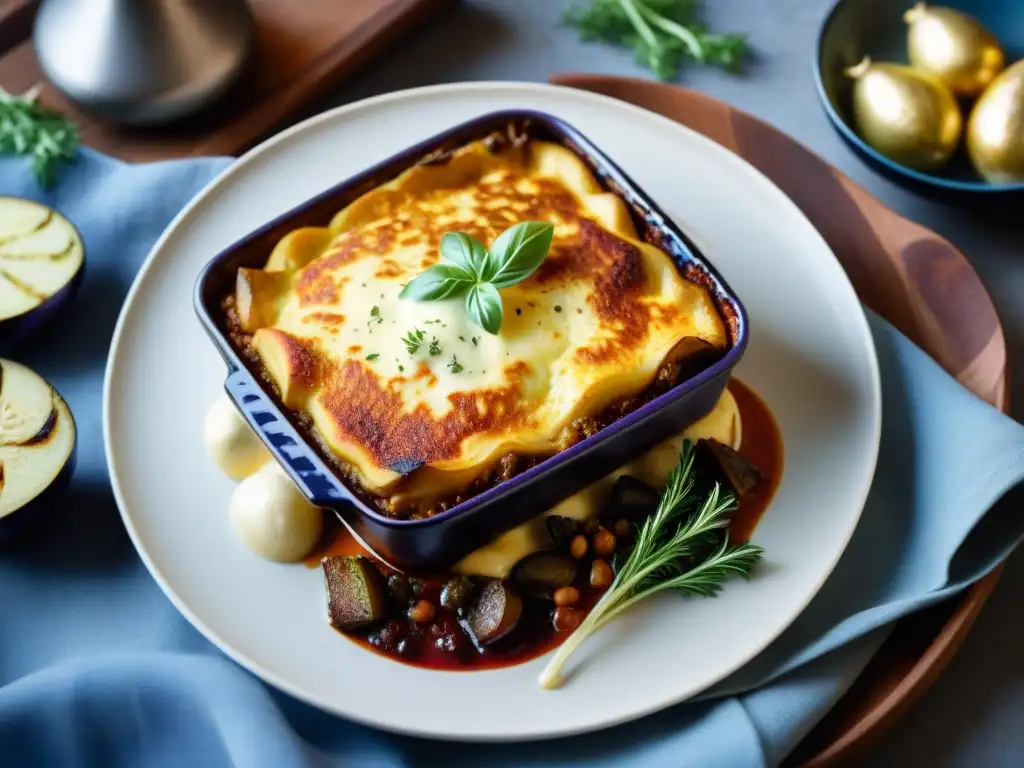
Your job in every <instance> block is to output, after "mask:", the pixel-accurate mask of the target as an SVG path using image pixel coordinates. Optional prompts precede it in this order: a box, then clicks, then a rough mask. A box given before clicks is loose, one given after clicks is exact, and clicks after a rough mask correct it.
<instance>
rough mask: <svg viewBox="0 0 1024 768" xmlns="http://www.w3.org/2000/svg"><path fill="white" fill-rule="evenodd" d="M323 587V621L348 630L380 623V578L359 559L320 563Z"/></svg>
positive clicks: (383, 602)
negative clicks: (324, 594) (324, 619)
mask: <svg viewBox="0 0 1024 768" xmlns="http://www.w3.org/2000/svg"><path fill="white" fill-rule="evenodd" d="M320 564H321V565H322V566H323V569H324V583H325V584H326V585H327V620H328V621H330V622H331V624H332V625H333V626H335V627H337V628H338V629H343V630H352V629H359V628H360V627H365V626H368V625H370V624H373V623H375V622H378V621H380V620H381V619H383V618H384V617H385V616H386V614H387V606H388V593H387V586H386V585H385V583H384V577H382V576H381V575H380V571H378V570H377V569H376V568H375V567H374V565H373V563H371V562H370V561H369V560H368V559H366V558H365V557H363V556H362V555H354V556H350V557H325V558H324V559H323V560H322V561H321V563H320Z"/></svg>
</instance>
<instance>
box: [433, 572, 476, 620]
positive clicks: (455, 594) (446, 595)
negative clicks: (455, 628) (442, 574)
mask: <svg viewBox="0 0 1024 768" xmlns="http://www.w3.org/2000/svg"><path fill="white" fill-rule="evenodd" d="M472 599H473V582H471V581H470V580H469V579H467V578H466V577H465V576H452V577H451V578H450V579H448V581H446V582H445V585H444V586H443V587H441V605H443V606H444V607H445V608H447V609H448V610H449V611H455V612H456V613H458V614H459V616H462V615H463V614H464V613H465V612H466V610H467V609H468V608H469V603H470V601H471V600H472Z"/></svg>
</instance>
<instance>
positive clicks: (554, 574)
mask: <svg viewBox="0 0 1024 768" xmlns="http://www.w3.org/2000/svg"><path fill="white" fill-rule="evenodd" d="M576 571H577V566H576V561H575V560H573V559H572V558H571V557H569V556H568V555H565V554H561V553H559V552H534V553H533V554H532V555H527V556H526V557H524V558H523V559H522V560H520V561H519V562H518V563H516V565H515V567H514V568H513V569H512V581H513V583H514V584H515V585H516V586H517V587H518V588H519V589H520V590H521V591H522V592H523V594H526V595H530V596H531V597H542V598H547V599H549V600H550V599H551V598H552V596H553V595H554V594H555V590H557V589H560V588H561V587H568V586H569V585H570V584H572V583H573V582H574V581H575V580H576Z"/></svg>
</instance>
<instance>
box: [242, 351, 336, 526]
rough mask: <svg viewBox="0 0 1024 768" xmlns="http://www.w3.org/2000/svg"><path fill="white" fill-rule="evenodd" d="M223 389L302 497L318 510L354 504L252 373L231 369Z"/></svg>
mask: <svg viewBox="0 0 1024 768" xmlns="http://www.w3.org/2000/svg"><path fill="white" fill-rule="evenodd" d="M224 389H225V391H226V392H227V395H228V397H229V398H230V399H231V401H232V402H233V403H234V404H235V407H236V408H238V411H239V412H240V413H241V414H242V417H243V418H244V419H245V420H246V422H247V423H248V424H249V426H250V427H252V429H253V431H254V432H255V433H256V435H257V436H258V437H259V438H260V440H262V441H263V444H264V445H265V446H266V447H267V450H268V451H270V455H271V456H273V457H274V458H275V459H276V460H277V462H278V463H279V464H280V465H281V467H282V468H283V469H284V470H285V471H286V472H287V473H288V474H289V475H290V476H291V478H292V479H293V480H294V481H295V483H296V485H298V486H299V490H301V491H302V494H303V495H304V496H305V497H306V498H307V499H309V500H310V502H312V503H313V504H315V505H316V506H318V507H331V508H337V507H338V505H339V504H340V503H344V502H349V503H351V502H352V501H353V499H352V496H351V495H350V494H349V492H348V491H347V490H346V489H345V488H344V486H342V485H341V483H340V482H338V480H337V479H336V478H335V477H334V473H333V472H332V471H331V470H330V468H328V467H327V465H326V464H325V463H324V462H323V460H322V459H321V458H320V457H319V456H317V455H316V453H315V452H314V451H313V450H312V449H311V448H309V446H307V445H306V444H305V442H304V439H303V438H302V436H300V435H299V433H298V431H297V430H296V429H295V427H293V426H292V425H291V423H289V421H288V420H287V419H286V418H285V417H284V416H283V415H282V414H281V411H280V409H278V407H277V405H276V404H275V403H274V402H273V401H272V400H271V399H270V398H269V397H267V395H266V394H265V393H264V392H263V390H262V389H261V388H260V387H258V386H256V383H255V382H254V381H253V378H252V374H250V373H249V372H248V371H246V370H243V369H239V368H234V367H232V368H230V369H229V371H228V376H227V379H225V381H224Z"/></svg>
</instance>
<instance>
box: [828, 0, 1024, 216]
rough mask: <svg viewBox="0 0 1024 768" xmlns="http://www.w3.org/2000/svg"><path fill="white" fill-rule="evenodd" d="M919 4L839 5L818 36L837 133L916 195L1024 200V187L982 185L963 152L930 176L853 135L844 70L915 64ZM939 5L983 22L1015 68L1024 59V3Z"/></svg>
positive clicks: (911, 0) (881, 0)
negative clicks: (910, 28) (913, 34)
mask: <svg viewBox="0 0 1024 768" xmlns="http://www.w3.org/2000/svg"><path fill="white" fill-rule="evenodd" d="M914 4H915V0H839V2H838V3H836V5H835V6H834V7H833V9H832V11H831V12H830V13H829V15H828V16H827V17H826V19H825V22H824V24H823V25H822V28H821V32H820V34H819V36H818V49H817V56H816V59H815V64H814V74H815V80H816V82H817V86H818V95H819V96H820V97H821V102H822V105H823V106H824V107H825V112H826V113H827V114H828V117H829V120H831V122H832V126H833V127H834V128H835V129H836V131H837V132H838V133H839V136H840V137H841V138H842V139H843V140H844V141H845V142H846V143H847V144H848V145H849V146H850V148H851V149H853V151H854V152H855V153H856V154H857V155H858V156H859V157H860V158H861V159H862V160H864V161H865V162H866V163H867V164H868V165H869V166H871V167H872V168H874V169H875V170H877V171H879V172H880V173H882V174H883V175H885V176H886V177H888V178H889V179H891V180H893V181H895V182H896V183H898V184H901V185H903V186H905V187H907V188H909V189H912V190H913V191H915V192H919V193H922V194H925V195H928V196H931V197H939V198H944V199H950V200H954V201H957V202H963V201H965V200H966V199H967V198H974V199H975V200H976V201H978V202H984V201H985V200H992V199H993V198H995V197H997V196H998V197H1000V198H1003V197H1007V196H1009V197H1012V198H1013V199H1015V200H1016V199H1017V198H1024V182H1017V183H1014V184H991V183H989V182H987V181H985V180H984V179H982V178H981V177H980V176H979V175H978V174H977V173H976V172H975V170H974V168H973V167H972V166H971V163H970V160H969V158H968V156H967V152H966V150H965V149H964V148H963V146H961V148H960V149H959V150H958V151H957V153H956V155H955V156H954V157H953V159H952V160H951V161H950V163H949V165H947V166H945V167H944V168H942V169H941V170H939V171H934V172H931V173H924V172H922V171H916V170H914V169H913V168H908V167H907V166H905V165H901V164H900V163H896V162H894V161H892V160H890V159H889V158H887V157H885V156H884V155H882V154H880V153H879V152H877V151H875V150H874V149H872V148H871V147H870V146H868V144H867V143H866V142H864V141H863V140H862V139H861V138H860V137H859V136H858V135H857V133H856V132H855V131H854V130H853V122H852V114H851V92H852V86H853V81H852V80H851V79H850V78H849V77H847V76H846V75H845V74H844V72H843V70H844V69H846V68H847V67H850V66H853V65H854V64H857V63H858V62H859V61H861V60H862V59H863V58H864V56H870V57H871V58H872V59H873V60H875V61H891V62H896V63H900V64H905V63H907V45H906V42H907V26H906V24H905V23H904V22H903V14H904V12H905V11H906V10H907V9H909V8H911V7H912V6H913V5H914ZM931 4H932V5H944V6H949V7H953V8H956V9H958V10H961V11H963V12H964V13H968V14H970V15H971V16H973V17H975V18H976V19H978V20H979V21H980V22H981V23H982V24H984V25H985V26H986V27H988V29H990V30H991V31H992V32H993V34H995V36H996V37H997V38H998V39H999V42H1000V43H1001V44H1002V46H1003V49H1004V50H1005V51H1006V60H1007V63H1008V64H1009V63H1012V62H1014V61H1017V60H1019V59H1021V58H1024V0H936V2H934V3H931ZM965 115H966V111H965Z"/></svg>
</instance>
